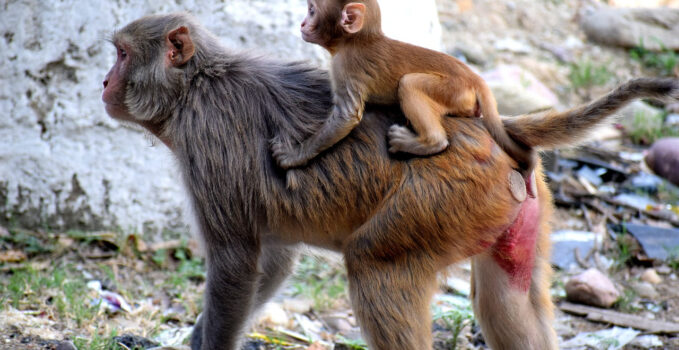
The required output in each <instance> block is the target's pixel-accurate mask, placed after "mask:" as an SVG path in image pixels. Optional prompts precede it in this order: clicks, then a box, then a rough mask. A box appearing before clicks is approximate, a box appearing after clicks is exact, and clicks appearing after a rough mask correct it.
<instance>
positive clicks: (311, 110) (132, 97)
mask: <svg viewBox="0 0 679 350" xmlns="http://www.w3.org/2000/svg"><path fill="white" fill-rule="evenodd" d="M177 29H180V30H179V31H176V30H177ZM173 32H176V33H178V34H182V33H184V34H182V35H176V36H175V39H177V40H179V42H177V40H175V41H174V42H173V41H172V40H170V41H169V42H168V40H167V38H168V36H169V33H173ZM189 41H190V44H191V45H187V44H189ZM113 42H114V44H115V45H116V47H117V48H118V50H119V56H118V61H117V62H116V64H115V65H114V67H113V68H112V69H111V72H109V74H108V75H107V77H106V81H105V83H104V85H105V89H104V93H103V100H104V102H105V103H106V108H107V111H108V112H109V114H110V115H111V116H112V117H114V118H117V119H121V120H126V121H132V122H136V123H139V124H140V125H143V126H145V127H147V128H148V129H149V130H150V131H151V132H152V133H154V134H155V135H156V136H157V137H158V138H159V139H161V140H162V141H163V142H164V143H165V144H167V145H168V146H169V147H170V149H171V150H172V152H173V153H174V155H175V156H176V158H177V161H178V164H179V166H180V168H181V170H182V175H183V179H184V184H185V186H186V190H187V192H188V195H189V198H190V200H191V203H192V207H193V212H194V213H195V219H196V222H197V229H198V231H199V232H198V233H199V234H200V237H202V239H203V240H204V241H205V247H206V256H207V269H208V274H207V276H208V279H207V286H206V292H205V308H204V311H203V315H202V317H201V318H200V320H199V321H198V323H197V324H196V328H195V330H194V333H193V335H192V339H191V347H192V349H194V350H197V349H229V350H234V349H238V348H239V347H238V344H239V339H240V336H241V333H242V332H243V331H244V330H245V328H246V327H247V324H248V322H247V321H248V318H249V316H250V315H251V314H252V312H253V311H254V310H255V309H256V308H257V307H258V306H259V305H261V304H262V303H263V302H265V301H266V300H267V298H268V297H269V296H270V295H271V294H272V293H273V292H274V291H275V290H276V288H277V287H278V286H279V285H280V283H281V282H282V280H283V279H284V277H285V275H287V273H288V272H289V271H290V269H291V266H292V263H293V261H294V256H295V253H294V252H295V245H296V244H297V243H299V242H305V243H308V244H312V245H316V246H320V247H325V248H329V249H333V250H337V251H341V252H342V253H343V254H344V257H345V262H346V266H347V270H348V277H349V288H350V292H351V300H352V305H353V307H354V310H355V312H356V315H357V316H358V320H359V322H360V324H361V327H362V330H363V332H364V336H365V339H366V341H367V342H368V344H369V345H370V347H371V348H372V349H379V350H393V349H413V350H414V349H430V348H431V329H430V324H431V322H430V319H429V317H430V315H429V300H430V296H431V295H432V293H433V292H434V290H435V282H434V281H435V275H436V272H437V271H440V270H441V269H443V268H445V267H446V266H448V265H449V264H452V263H455V262H457V261H460V260H461V259H465V258H468V257H471V256H476V257H475V258H474V276H473V279H472V282H473V285H474V293H475V309H476V310H477V316H478V318H479V320H480V323H481V325H482V327H483V332H484V335H485V337H486V340H487V341H488V343H489V344H492V345H493V346H494V347H495V348H497V349H518V348H521V349H541V350H542V349H549V348H554V346H553V344H555V338H554V332H553V331H552V330H551V326H550V320H551V308H552V304H551V301H550V298H549V294H548V288H547V287H548V283H549V281H548V275H549V271H550V270H549V265H548V264H547V261H548V255H549V244H548V236H547V235H548V233H549V227H548V219H549V214H550V210H551V203H550V198H549V193H548V191H547V188H546V186H545V185H544V181H543V180H542V176H541V174H540V170H539V167H538V170H537V175H538V176H537V179H538V180H537V181H538V198H539V200H540V208H541V211H540V213H541V214H540V215H541V216H540V224H541V226H542V229H541V230H540V232H539V234H540V236H539V239H538V241H537V243H536V249H537V254H536V258H535V259H536V264H535V265H534V266H535V267H534V271H533V272H534V273H533V275H532V284H531V287H530V289H529V290H528V291H526V292H517V290H516V289H513V288H512V287H511V286H508V285H507V282H506V278H507V276H506V273H505V272H503V270H501V269H498V266H497V265H496V264H495V263H494V262H493V260H489V259H484V257H485V256H486V255H484V254H487V250H488V248H487V247H489V246H490V245H492V244H493V242H495V240H496V239H497V238H498V237H500V236H501V235H503V232H504V231H505V227H507V225H509V224H510V223H511V222H512V220H513V217H514V216H515V215H516V212H517V210H518V208H519V203H518V202H517V201H516V200H515V199H514V198H513V196H512V195H511V192H510V189H509V184H508V181H507V179H508V174H509V173H510V172H511V171H513V170H512V167H513V166H514V164H515V163H514V161H513V160H512V159H510V158H509V157H507V155H506V154H505V153H504V152H502V151H501V150H500V149H499V148H498V147H497V145H496V144H495V143H494V142H493V140H492V138H491V137H490V135H489V134H488V133H487V131H486V129H485V128H484V127H483V125H482V123H481V121H480V120H479V119H473V118H448V119H445V120H444V121H443V127H444V129H445V131H446V133H447V135H451V137H450V139H449V141H450V147H449V150H447V151H444V152H442V153H440V154H438V155H435V156H433V157H428V158H408V157H401V158H394V157H393V156H390V155H389V153H388V151H387V147H386V143H385V142H383V140H384V138H385V135H386V133H387V131H388V129H389V127H390V125H391V124H392V123H393V122H394V120H396V121H398V122H403V121H404V117H403V116H402V114H401V113H400V111H399V110H398V108H392V107H385V106H382V107H374V106H368V109H367V112H366V115H365V118H364V120H363V122H362V123H361V124H360V125H359V126H358V127H357V128H356V129H355V130H354V131H353V132H352V133H351V134H350V135H349V136H348V137H347V138H345V139H344V140H342V141H341V142H339V143H338V144H337V145H336V147H333V148H332V149H330V150H328V152H325V153H324V154H322V155H320V156H319V157H318V159H317V160H316V161H315V162H313V163H312V164H310V165H309V166H308V167H306V168H304V169H299V170H292V171H291V172H292V173H294V175H295V177H296V179H297V180H298V182H299V184H300V186H298V187H297V188H296V189H294V190H293V189H289V188H288V187H287V186H286V181H285V173H284V172H282V171H281V170H280V168H278V167H276V166H275V165H274V161H273V159H272V158H271V154H270V152H269V148H268V147H269V143H268V140H270V139H271V138H272V137H273V136H274V135H277V136H278V138H279V140H281V142H283V143H292V142H296V141H299V140H303V139H306V138H308V137H309V136H310V135H312V134H314V133H315V132H316V131H317V130H318V128H320V127H321V125H322V123H323V122H324V120H325V119H326V116H327V113H328V110H329V109H330V108H331V107H332V103H331V101H330V97H331V96H332V94H331V91H330V86H329V81H328V77H327V74H326V73H324V72H322V71H319V70H317V69H314V68H311V67H308V66H306V65H304V64H301V63H281V62H275V61H270V60H265V59H262V58H256V57H252V56H246V55H242V54H234V53H231V52H229V51H228V50H226V49H224V48H222V47H221V46H220V45H219V43H218V42H217V40H216V39H215V38H213V36H212V35H211V34H210V33H209V32H207V31H206V30H205V29H203V28H202V27H201V26H200V25H198V24H197V23H196V22H195V21H194V20H193V19H192V18H191V17H189V16H187V15H184V14H174V15H163V16H151V17H145V18H142V19H140V20H137V21H135V22H132V23H130V24H129V25H127V26H126V27H124V28H123V29H121V30H120V31H118V32H117V33H116V34H115V35H114V38H113ZM190 46H192V49H193V53H192V54H191V55H189V53H190V51H191V50H189V48H190ZM123 48H124V49H125V50H126V55H125V58H122V55H121V54H120V50H121V49H123ZM162 52H164V53H165V55H166V56H165V57H168V58H169V59H168V60H165V61H163V60H159V59H158V58H159V57H158V55H159V54H161V53H162ZM187 56H190V57H188V59H187V60H185V58H187ZM173 57H174V58H175V59H174V60H173V59H172V58H173ZM182 61H183V63H182ZM645 86H647V87H648V88H649V89H650V90H653V87H655V88H660V89H659V90H657V91H658V93H659V94H660V95H664V96H669V95H675V94H676V93H677V91H679V84H678V83H677V81H675V80H645ZM635 94H639V95H644V94H643V91H642V92H635V91H632V90H629V91H628V93H627V94H626V95H624V96H622V95H613V96H611V97H609V98H607V99H604V100H602V101H596V102H594V103H593V104H591V105H589V106H590V107H592V106H600V105H602V104H603V105H610V104H615V103H617V102H616V101H613V100H611V99H615V98H631V97H633V96H634V95H635ZM616 96H617V97H616ZM606 100H608V101H609V103H608V104H607V103H603V102H604V101H606ZM578 110H579V111H581V113H578V114H577V118H576V117H575V114H573V113H572V112H567V113H563V114H562V113H554V114H549V115H544V114H543V115H537V116H534V117H521V118H519V119H517V120H519V121H520V123H519V124H517V129H516V134H515V136H516V137H524V139H526V140H528V141H534V143H533V144H532V145H533V146H536V147H539V146H542V145H543V144H541V143H540V139H539V138H537V137H535V136H534V135H533V134H532V133H535V134H539V133H541V132H542V133H545V134H547V135H550V137H549V138H548V141H546V144H545V145H553V144H558V143H560V142H561V141H568V142H571V141H573V137H574V135H575V136H577V135H581V134H582V133H583V132H584V131H586V129H588V128H590V127H591V126H593V125H594V124H596V123H598V122H601V121H602V120H603V119H602V117H603V116H604V115H605V114H606V113H608V112H609V111H610V109H606V108H594V109H592V108H580V109H578ZM567 116H571V117H567ZM546 118H549V120H546ZM583 118H584V119H589V120H590V122H588V123H581V122H580V121H579V120H580V119H583ZM576 119H577V120H576ZM544 126H548V127H550V128H556V129H558V130H559V131H560V132H559V133H554V134H551V132H552V131H551V130H541V129H540V128H541V127H544ZM524 130H530V132H529V133H526V134H522V132H523V131H524ZM531 263H532V262H531ZM536 334H539V335H540V337H541V338H539V339H544V341H538V340H536V341H535V342H532V343H527V342H526V340H525V338H522V337H524V336H526V335H531V336H532V335H536ZM536 339H537V338H536Z"/></svg>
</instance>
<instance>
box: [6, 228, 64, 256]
mask: <svg viewBox="0 0 679 350" xmlns="http://www.w3.org/2000/svg"><path fill="white" fill-rule="evenodd" d="M10 233H11V234H10V235H9V236H8V237H1V238H0V241H5V242H8V243H12V244H14V245H15V246H16V248H17V249H21V250H22V251H23V252H24V253H26V254H27V255H29V256H32V255H38V254H47V253H51V252H52V251H54V245H53V244H52V243H46V242H44V241H43V240H42V239H40V238H39V237H38V235H37V233H35V232H31V231H26V230H21V229H10Z"/></svg>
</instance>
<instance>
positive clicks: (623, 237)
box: [614, 225, 632, 268]
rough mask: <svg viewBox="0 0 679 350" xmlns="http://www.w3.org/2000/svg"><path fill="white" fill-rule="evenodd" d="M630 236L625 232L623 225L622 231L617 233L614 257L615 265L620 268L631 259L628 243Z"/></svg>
mask: <svg viewBox="0 0 679 350" xmlns="http://www.w3.org/2000/svg"><path fill="white" fill-rule="evenodd" d="M630 239H631V236H629V235H628V234H627V229H626V228H625V226H624V225H623V231H622V233H620V234H618V236H617V238H616V243H617V246H618V255H617V256H616V257H614V259H615V264H614V265H615V267H616V268H622V267H624V266H625V265H627V262H628V261H630V259H632V249H631V245H630V241H629V240H630Z"/></svg>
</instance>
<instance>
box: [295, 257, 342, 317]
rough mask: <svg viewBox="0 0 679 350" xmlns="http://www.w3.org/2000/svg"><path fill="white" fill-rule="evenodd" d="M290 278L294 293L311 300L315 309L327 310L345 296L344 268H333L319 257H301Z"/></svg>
mask: <svg viewBox="0 0 679 350" xmlns="http://www.w3.org/2000/svg"><path fill="white" fill-rule="evenodd" d="M292 280H293V287H294V290H295V292H294V294H295V295H304V296H306V297H308V298H310V299H311V300H313V302H314V308H315V309H317V310H327V309H329V308H330V307H332V306H333V304H334V303H335V301H336V300H338V299H346V296H347V294H346V285H347V277H346V272H345V271H344V269H339V268H334V267H332V266H330V264H328V262H327V261H323V260H322V259H319V258H313V257H308V256H305V257H303V258H302V259H301V261H300V263H299V265H298V266H297V270H296V272H295V274H294V276H293V277H292Z"/></svg>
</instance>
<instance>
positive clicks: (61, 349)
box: [56, 340, 78, 350]
mask: <svg viewBox="0 0 679 350" xmlns="http://www.w3.org/2000/svg"><path fill="white" fill-rule="evenodd" d="M56 350H78V348H76V347H75V344H73V342H72V341H69V340H66V341H62V342H61V343H59V345H57V348H56Z"/></svg>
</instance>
